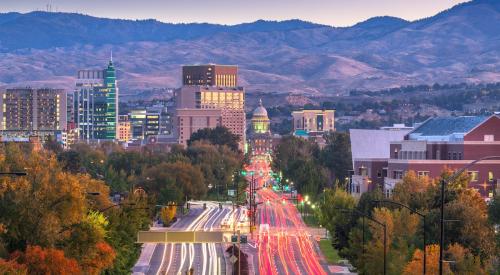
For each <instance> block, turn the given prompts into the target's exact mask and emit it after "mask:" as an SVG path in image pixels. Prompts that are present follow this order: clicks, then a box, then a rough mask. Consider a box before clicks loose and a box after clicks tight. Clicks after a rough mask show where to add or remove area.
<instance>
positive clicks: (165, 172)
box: [141, 162, 207, 199]
mask: <svg viewBox="0 0 500 275" xmlns="http://www.w3.org/2000/svg"><path fill="white" fill-rule="evenodd" d="M141 182H142V183H143V184H144V186H145V187H146V190H147V191H148V192H152V193H153V194H158V193H159V192H160V190H161V189H163V188H168V189H171V190H173V191H174V192H180V193H181V194H182V195H184V196H187V197H189V198H194V199H200V198H202V197H203V196H204V195H205V194H206V191H207V187H206V185H205V184H204V183H203V174H202V173H201V171H200V169H199V168H198V167H197V166H193V165H191V164H190V163H185V162H175V163H161V164H158V165H156V166H153V167H151V168H148V169H146V170H144V172H143V173H142V176H141Z"/></svg>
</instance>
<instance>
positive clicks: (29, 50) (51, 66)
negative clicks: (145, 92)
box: [0, 0, 500, 94]
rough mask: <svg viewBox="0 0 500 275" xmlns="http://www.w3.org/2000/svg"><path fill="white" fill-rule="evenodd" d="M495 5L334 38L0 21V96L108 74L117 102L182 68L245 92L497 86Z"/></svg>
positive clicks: (112, 23) (77, 17) (218, 28)
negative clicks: (208, 68) (217, 75)
mask: <svg viewBox="0 0 500 275" xmlns="http://www.w3.org/2000/svg"><path fill="white" fill-rule="evenodd" d="M498 26H500V1H493V0H476V1H472V2H468V3H464V4H460V5H458V6H455V7H453V8H452V9H450V10H447V11H444V12H442V13H439V14H437V15H435V16H433V17H430V18H426V19H422V20H418V21H414V22H408V21H405V20H402V19H399V18H394V17H375V18H372V19H369V20H367V21H365V22H361V23H359V24H356V25H354V26H352V27H347V28H334V27H329V26H324V25H318V24H314V23H309V22H303V21H300V20H289V21H283V22H272V21H262V20H261V21H256V22H253V23H246V24H240V25H235V26H224V25H214V24H167V23H161V22H158V21H155V20H141V21H131V20H116V19H103V18H95V17H91V16H86V15H81V14H70V13H46V12H32V13H27V14H19V13H7V14H0V86H25V85H36V86H47V85H56V86H61V87H67V88H70V87H72V86H73V82H74V75H75V72H76V70H78V69H81V68H95V67H102V66H104V65H106V61H107V59H108V56H109V54H110V52H111V51H113V56H114V60H115V63H116V65H117V68H118V69H119V74H118V76H119V79H120V81H121V83H120V86H121V89H122V91H123V92H128V93H131V92H134V91H136V90H140V89H147V88H152V87H175V86H178V85H179V84H180V66H181V65H182V64H195V63H207V62H214V63H223V64H238V65H239V66H240V72H241V77H242V83H243V84H244V85H246V86H247V87H248V90H249V91H250V92H252V91H263V92H303V93H307V94H319V93H322V94H332V93H342V92H345V91H348V90H351V89H383V88H388V87H394V86H401V85H410V84H421V83H426V84H429V83H434V82H439V83H460V82H497V81H500V28H499V27H498Z"/></svg>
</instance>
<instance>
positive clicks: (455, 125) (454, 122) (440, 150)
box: [384, 115, 500, 197]
mask: <svg viewBox="0 0 500 275" xmlns="http://www.w3.org/2000/svg"><path fill="white" fill-rule="evenodd" d="M388 149H389V150H390V151H389V153H390V159H389V161H388V165H387V177H386V178H385V179H384V191H385V193H386V194H387V195H390V194H391V192H392V190H393V188H394V185H395V184H396V183H397V182H398V181H399V180H401V178H402V177H403V175H404V174H405V173H406V172H407V171H409V170H413V171H415V172H416V173H417V174H418V175H419V176H429V177H431V178H435V177H439V176H440V174H441V172H442V171H443V169H445V168H446V167H447V168H451V169H453V170H457V169H460V168H462V167H464V166H466V165H467V164H469V163H471V162H472V161H474V160H477V159H480V158H482V157H486V156H499V155H500V116H498V115H492V116H489V117H483V116H460V117H440V118H430V119H428V120H427V121H425V122H424V123H422V124H421V125H420V126H418V127H417V128H415V129H414V130H413V131H411V132H409V133H408V134H407V135H406V136H405V137H404V140H401V141H393V142H391V144H390V147H389V148H388ZM468 173H469V175H470V177H471V182H470V184H469V187H470V188H475V189H477V190H478V191H479V192H480V193H481V194H482V195H483V196H484V197H491V196H493V194H494V192H495V191H497V190H498V189H499V187H500V184H499V182H500V181H499V179H500V160H486V161H481V162H480V163H477V164H476V165H474V166H473V167H471V168H470V169H469V171H468Z"/></svg>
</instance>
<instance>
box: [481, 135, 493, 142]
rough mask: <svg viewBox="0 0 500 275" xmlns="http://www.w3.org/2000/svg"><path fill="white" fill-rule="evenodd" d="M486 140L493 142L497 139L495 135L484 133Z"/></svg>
mask: <svg viewBox="0 0 500 275" xmlns="http://www.w3.org/2000/svg"><path fill="white" fill-rule="evenodd" d="M484 141H486V142H493V141H495V136H494V135H484Z"/></svg>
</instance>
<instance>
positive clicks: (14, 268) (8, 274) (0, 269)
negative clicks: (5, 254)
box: [0, 258, 28, 275]
mask: <svg viewBox="0 0 500 275" xmlns="http://www.w3.org/2000/svg"><path fill="white" fill-rule="evenodd" d="M0 274H5V275H28V269H27V267H26V266H25V265H23V264H20V263H18V262H17V261H16V260H15V259H13V260H5V259H2V258H0Z"/></svg>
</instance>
